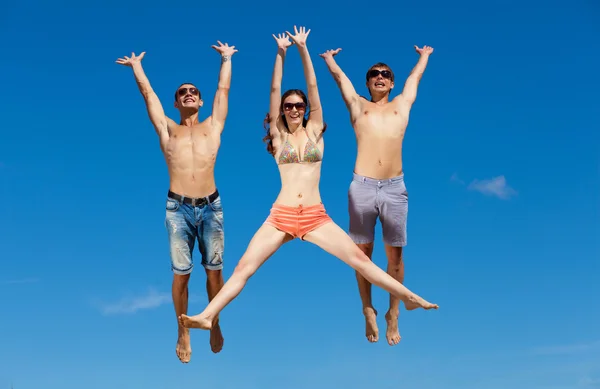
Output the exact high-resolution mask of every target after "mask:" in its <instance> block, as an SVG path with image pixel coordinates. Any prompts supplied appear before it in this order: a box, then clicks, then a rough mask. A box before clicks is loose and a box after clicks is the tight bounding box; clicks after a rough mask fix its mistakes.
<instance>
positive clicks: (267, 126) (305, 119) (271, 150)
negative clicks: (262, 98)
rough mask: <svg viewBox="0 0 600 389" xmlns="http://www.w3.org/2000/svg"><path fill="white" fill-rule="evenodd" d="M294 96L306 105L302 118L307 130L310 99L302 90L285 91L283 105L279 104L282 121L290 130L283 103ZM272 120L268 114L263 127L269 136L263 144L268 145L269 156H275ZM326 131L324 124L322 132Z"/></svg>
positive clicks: (282, 97)
mask: <svg viewBox="0 0 600 389" xmlns="http://www.w3.org/2000/svg"><path fill="white" fill-rule="evenodd" d="M292 95H298V96H300V98H301V99H302V101H303V102H304V104H306V112H305V114H304V117H303V118H302V126H303V127H304V128H306V123H308V116H309V114H310V108H309V105H308V99H307V98H306V94H304V92H303V91H302V90H301V89H288V90H287V91H285V93H284V94H283V96H281V103H280V104H279V115H280V116H281V119H282V120H283V125H284V126H285V128H286V129H288V130H289V127H288V124H287V120H286V119H285V115H282V114H281V113H282V112H283V102H284V101H285V99H287V98H288V97H290V96H292ZM271 119H272V118H271V115H270V114H269V113H268V112H267V116H266V117H265V120H264V121H263V127H264V129H265V130H266V132H267V134H266V135H265V137H264V138H263V142H265V143H266V144H267V152H269V154H271V155H273V156H275V150H274V148H273V137H272V136H271V125H270V123H271ZM326 129H327V124H324V126H323V130H322V131H321V133H323V132H325V130H326Z"/></svg>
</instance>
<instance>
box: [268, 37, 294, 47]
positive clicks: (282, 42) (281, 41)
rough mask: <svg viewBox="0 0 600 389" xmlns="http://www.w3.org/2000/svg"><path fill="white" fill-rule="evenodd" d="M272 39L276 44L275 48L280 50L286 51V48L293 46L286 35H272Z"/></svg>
mask: <svg viewBox="0 0 600 389" xmlns="http://www.w3.org/2000/svg"><path fill="white" fill-rule="evenodd" d="M273 38H275V42H277V47H279V48H280V49H281V50H287V48H288V47H290V46H291V45H293V44H294V43H293V42H290V39H289V36H288V35H286V34H277V36H275V34H273Z"/></svg>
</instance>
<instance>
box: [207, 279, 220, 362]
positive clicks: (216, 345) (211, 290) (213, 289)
mask: <svg viewBox="0 0 600 389" xmlns="http://www.w3.org/2000/svg"><path fill="white" fill-rule="evenodd" d="M221 288H223V271H222V270H208V269H206V293H207V294H208V301H209V302H210V301H212V299H214V298H215V296H216V295H217V293H219V291H220V290H221ZM210 349H211V350H212V352H213V353H215V354H216V353H218V352H220V351H221V350H222V349H223V334H222V333H221V326H219V317H218V316H217V317H216V318H215V321H214V324H213V328H212V330H210Z"/></svg>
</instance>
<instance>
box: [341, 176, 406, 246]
mask: <svg viewBox="0 0 600 389" xmlns="http://www.w3.org/2000/svg"><path fill="white" fill-rule="evenodd" d="M348 213H349V214H350V231H349V235H350V237H351V238H352V240H353V241H354V243H356V244H365V243H371V242H373V240H374V238H375V224H376V223H377V218H378V217H379V220H380V221H381V227H382V230H383V242H384V243H385V244H387V245H389V246H394V247H404V246H406V218H407V216H408V192H407V190H406V186H405V185H404V174H401V175H399V176H398V177H394V178H389V179H384V180H377V179H374V178H368V177H363V176H360V175H358V174H356V173H354V178H353V180H352V182H351V183H350V189H349V190H348Z"/></svg>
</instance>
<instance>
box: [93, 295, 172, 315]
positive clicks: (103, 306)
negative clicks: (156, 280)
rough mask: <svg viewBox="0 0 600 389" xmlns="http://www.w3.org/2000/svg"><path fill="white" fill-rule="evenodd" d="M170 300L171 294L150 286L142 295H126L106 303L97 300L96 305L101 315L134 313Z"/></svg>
mask: <svg viewBox="0 0 600 389" xmlns="http://www.w3.org/2000/svg"><path fill="white" fill-rule="evenodd" d="M169 302H171V294H170V293H163V292H158V291H156V290H154V289H152V288H150V289H149V290H148V292H146V293H145V294H143V295H138V296H127V297H124V298H122V299H120V300H118V301H114V302H110V303H106V302H99V303H97V304H96V305H97V306H98V308H99V309H100V312H102V314H103V315H107V316H108V315H123V314H134V313H136V312H138V311H142V310H146V309H154V308H158V307H160V306H161V305H163V304H167V303H169Z"/></svg>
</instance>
